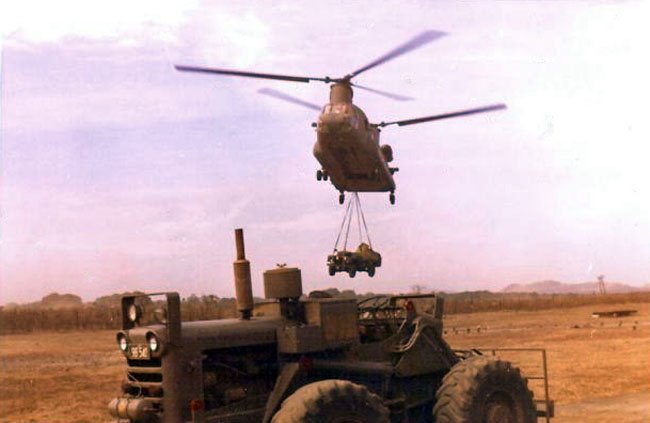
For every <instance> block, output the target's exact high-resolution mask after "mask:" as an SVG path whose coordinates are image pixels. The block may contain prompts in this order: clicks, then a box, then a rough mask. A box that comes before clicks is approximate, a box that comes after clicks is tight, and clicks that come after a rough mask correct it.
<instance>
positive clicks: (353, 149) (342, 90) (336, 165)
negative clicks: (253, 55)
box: [174, 31, 506, 204]
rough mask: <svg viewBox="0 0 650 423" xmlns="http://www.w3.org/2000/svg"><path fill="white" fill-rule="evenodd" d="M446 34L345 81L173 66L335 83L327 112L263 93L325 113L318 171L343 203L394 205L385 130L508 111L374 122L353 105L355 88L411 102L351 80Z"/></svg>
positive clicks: (422, 39) (421, 40)
mask: <svg viewBox="0 0 650 423" xmlns="http://www.w3.org/2000/svg"><path fill="white" fill-rule="evenodd" d="M444 35H446V33H444V32H440V31H425V32H423V33H421V34H419V35H418V36H416V37H415V38H413V39H411V40H410V41H408V42H406V43H404V44H402V45H400V46H399V47H396V48H395V49H393V50H391V51H389V52H388V53H386V54H385V55H383V56H381V57H379V58H378V59H376V60H374V61H373V62H371V63H369V64H367V65H366V66H364V67H362V68H359V69H357V70H356V71H354V72H352V73H349V74H347V75H345V76H343V77H342V78H330V77H328V76H326V77H306V76H292V75H279V74H270V73H259V72H247V71H237V70H230V69H215V68H206V67H197V66H185V65H175V66H174V67H175V68H176V70H179V71H184V72H200V73H210V74H219V75H230V76H243V77H249V78H262V79H276V80H280V81H290V82H304V83H308V82H311V81H322V82H325V83H326V84H330V83H331V86H330V100H329V103H328V104H326V105H325V106H324V107H322V108H321V107H319V106H318V105H316V104H312V103H309V102H306V101H303V100H301V99H298V98H295V97H292V96H289V95H287V94H284V93H282V92H279V91H276V90H271V89H268V88H267V89H261V90H259V92H260V93H262V94H266V95H269V96H272V97H275V98H278V99H281V100H285V101H289V102H292V103H295V104H299V105H301V106H305V107H308V108H310V109H313V110H318V111H320V112H321V113H320V116H319V117H318V121H317V123H312V126H313V127H315V128H316V133H317V139H316V143H315V145H314V156H315V157H316V159H317V160H318V161H319V163H320V164H321V166H322V169H319V170H317V171H316V179H317V180H319V181H320V180H323V181H327V180H328V179H329V180H331V182H332V184H333V185H334V187H335V188H336V189H337V190H338V191H339V203H340V204H343V202H344V201H345V192H389V193H390V194H389V201H390V203H391V204H395V180H394V179H393V174H394V173H395V172H397V171H398V170H399V169H398V168H397V167H391V166H390V165H389V163H390V162H391V161H392V160H393V149H392V148H391V146H390V145H388V144H384V145H380V144H379V133H380V131H381V128H384V127H386V126H390V125H397V126H405V125H413V124H416V123H424V122H430V121H434V120H440V119H448V118H452V117H458V116H466V115H471V114H476V113H483V112H489V111H493V110H500V109H505V108H506V106H505V105H504V104H494V105H490V106H484V107H478V108H472V109H466V110H460V111H456V112H451V113H444V114H438V115H433V116H424V117H419V118H415V119H406V120H397V121H392V122H381V123H370V122H369V121H368V118H367V117H366V115H365V113H364V112H363V111H362V110H361V109H360V108H359V107H357V106H356V105H354V104H353V103H352V96H353V91H352V87H355V88H359V89H363V90H367V91H370V92H373V93H375V94H379V95H383V96H385V97H389V98H392V99H395V100H411V98H409V97H405V96H401V95H397V94H392V93H388V92H385V91H380V90H376V89H373V88H369V87H364V86H361V85H358V84H356V83H353V82H352V78H354V77H356V76H358V75H359V74H361V73H362V72H365V71H367V70H370V69H372V68H374V67H376V66H379V65H381V64H383V63H386V62H387V61H389V60H392V59H394V58H396V57H398V56H401V55H403V54H405V53H407V52H409V51H411V50H414V49H416V48H418V47H421V46H422V45H424V44H426V43H428V42H430V41H433V40H435V39H437V38H440V37H442V36H444Z"/></svg>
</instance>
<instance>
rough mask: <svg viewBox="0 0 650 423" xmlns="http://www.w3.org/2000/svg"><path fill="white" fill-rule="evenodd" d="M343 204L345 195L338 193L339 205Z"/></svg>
mask: <svg viewBox="0 0 650 423" xmlns="http://www.w3.org/2000/svg"><path fill="white" fill-rule="evenodd" d="M344 202H345V194H343V193H340V194H339V204H343V203H344Z"/></svg>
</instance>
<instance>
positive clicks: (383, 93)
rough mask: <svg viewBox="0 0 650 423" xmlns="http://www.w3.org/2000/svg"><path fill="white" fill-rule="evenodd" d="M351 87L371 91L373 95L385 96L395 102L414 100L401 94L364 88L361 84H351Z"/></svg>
mask: <svg viewBox="0 0 650 423" xmlns="http://www.w3.org/2000/svg"><path fill="white" fill-rule="evenodd" d="M350 85H352V86H353V87H355V88H361V89H362V90H366V91H370V92H371V93H375V94H379V95H383V96H384V97H388V98H392V99H393V100H399V101H410V100H413V97H407V96H405V95H400V94H393V93H389V92H387V91H380V90H377V89H375V88H370V87H364V86H363V85H359V84H353V83H350Z"/></svg>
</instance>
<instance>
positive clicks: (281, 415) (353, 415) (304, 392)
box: [271, 379, 390, 423]
mask: <svg viewBox="0 0 650 423" xmlns="http://www.w3.org/2000/svg"><path fill="white" fill-rule="evenodd" d="M271 422H272V423H389V422H390V420H389V417H388V409H387V408H386V407H384V405H383V404H382V401H381V398H379V396H377V395H375V394H373V393H371V392H370V391H369V390H368V389H367V388H366V387H365V386H361V385H357V384H356V383H352V382H349V381H347V380H337V379H330V380H323V381H320V382H315V383H310V384H309V385H305V386H303V387H302V388H300V389H298V390H297V391H296V392H294V393H293V394H292V395H291V396H290V397H289V398H287V399H286V400H284V402H283V403H282V407H281V408H280V410H278V412H277V413H275V416H273V420H271Z"/></svg>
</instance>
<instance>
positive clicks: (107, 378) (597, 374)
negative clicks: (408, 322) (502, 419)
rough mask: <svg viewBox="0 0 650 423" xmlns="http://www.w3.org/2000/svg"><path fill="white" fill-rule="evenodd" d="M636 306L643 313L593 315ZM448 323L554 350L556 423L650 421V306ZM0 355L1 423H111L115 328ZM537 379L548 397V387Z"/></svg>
mask: <svg viewBox="0 0 650 423" xmlns="http://www.w3.org/2000/svg"><path fill="white" fill-rule="evenodd" d="M629 308H632V309H636V310H638V312H639V313H638V314H637V315H635V316H631V317H625V318H615V319H611V318H610V319H594V318H591V317H590V314H591V312H592V311H594V310H599V311H600V310H615V309H629ZM479 326H480V327H481V330H480V332H478V331H477V328H478V327H479ZM468 328H469V333H468V330H467V329H468ZM445 329H446V331H447V335H446V338H447V340H448V341H449V342H450V344H451V345H452V347H454V348H458V349H469V348H478V347H481V348H508V347H526V348H546V350H547V352H548V367H549V378H550V394H551V397H552V398H553V399H555V401H556V418H555V419H553V421H554V422H556V423H577V422H612V421H615V422H618V423H633V422H634V423H636V422H638V423H641V422H644V423H645V422H648V421H650V310H649V305H648V303H639V304H630V303H627V304H623V305H615V304H610V305H594V306H583V307H576V308H570V309H561V310H542V311H526V312H523V311H522V312H513V311H507V312H484V313H472V314H456V315H450V316H448V317H446V319H445ZM0 354H1V361H0V363H1V367H0V422H2V423H14V422H108V421H110V419H109V416H108V413H107V408H106V405H107V403H108V401H109V400H110V399H111V398H112V397H113V396H115V395H116V394H117V393H118V391H119V385H120V381H121V379H122V377H123V364H124V363H123V358H122V356H121V354H120V353H119V352H118V351H117V347H116V345H115V342H114V332H113V331H85V332H66V333H52V332H44V333H33V334H26V335H5V336H2V337H0ZM530 354H531V353H529V355H528V356H525V354H523V353H504V355H505V356H507V357H508V358H510V359H512V360H513V361H519V362H520V364H521V367H522V369H523V370H524V371H525V372H529V374H535V373H539V372H540V368H539V366H536V365H535V363H539V357H538V356H534V355H530ZM533 358H534V360H533ZM531 385H533V386H534V387H535V391H536V397H540V395H541V393H542V392H543V391H542V390H539V388H540V387H541V385H539V384H538V383H532V381H531Z"/></svg>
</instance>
